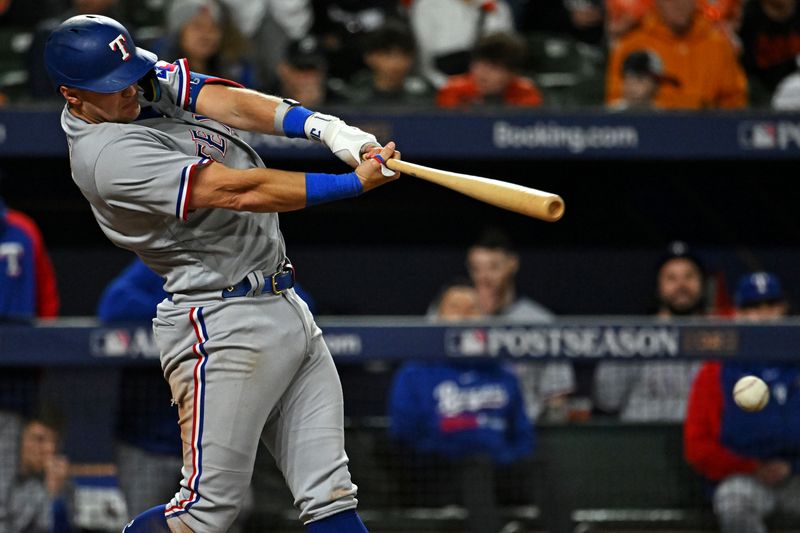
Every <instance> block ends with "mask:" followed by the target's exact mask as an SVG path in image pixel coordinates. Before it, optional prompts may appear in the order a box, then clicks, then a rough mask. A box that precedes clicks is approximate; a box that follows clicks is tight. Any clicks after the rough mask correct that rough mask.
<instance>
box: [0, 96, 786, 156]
mask: <svg viewBox="0 0 800 533" xmlns="http://www.w3.org/2000/svg"><path fill="white" fill-rule="evenodd" d="M332 111H336V110H332ZM338 111H341V112H340V113H335V114H339V115H341V116H342V118H344V119H346V120H347V122H348V123H350V124H353V125H355V126H359V127H361V128H362V129H364V130H366V131H370V132H372V133H374V134H375V135H376V136H377V137H378V139H379V140H382V141H386V140H396V141H397V142H398V146H399V147H400V149H401V150H402V151H403V154H404V156H406V158H408V159H410V160H413V159H414V158H438V159H441V158H472V159H475V158H486V159H492V158H508V157H513V158H519V159H528V158H529V159H535V158H539V157H569V158H581V157H587V158H592V159H596V158H614V159H625V158H636V159H670V158H680V159H708V158H716V159H738V158H764V159H769V158H787V157H798V156H800V116H798V115H792V114H788V113H769V112H734V111H727V112H710V111H709V112H685V111H682V112H667V111H662V112H651V113H641V112H637V113H626V112H605V111H602V110H592V111H582V112H579V113H559V112H553V111H541V110H538V109H526V110H519V109H515V110H508V109H491V110H482V111H474V112H471V113H464V112H462V111H458V112H455V111H444V110H439V109H435V108H433V109H428V110H418V111H415V112H403V113H401V112H399V111H398V112H392V111H388V112H387V111H386V110H380V111H376V112H374V113H373V112H371V111H359V112H358V113H353V112H352V110H349V109H341V110H338ZM59 114H60V109H58V110H27V109H26V110H21V109H20V110H13V109H7V110H2V111H0V157H2V156H13V157H25V156H40V155H47V156H53V157H61V156H64V157H65V156H66V155H67V145H66V141H65V137H64V134H63V132H62V131H61V127H60V122H59ZM242 136H243V137H244V138H245V140H246V141H247V142H248V143H249V144H250V145H251V146H253V147H254V148H255V150H256V151H258V152H259V153H260V154H261V155H262V156H265V157H278V158H290V159H291V158H303V159H305V160H309V159H327V158H329V157H330V153H329V152H328V150H327V149H325V148H324V147H322V146H320V145H319V144H317V143H313V142H311V141H307V140H304V139H286V138H284V137H276V136H267V135H260V134H246V133H242Z"/></svg>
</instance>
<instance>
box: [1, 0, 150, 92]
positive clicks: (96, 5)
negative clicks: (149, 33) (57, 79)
mask: <svg viewBox="0 0 800 533" xmlns="http://www.w3.org/2000/svg"><path fill="white" fill-rule="evenodd" d="M49 1H51V2H52V0H49ZM14 3H15V4H29V3H30V4H36V6H37V8H38V7H39V2H21V1H20V0H16V1H15V2H14ZM69 4H70V8H69V9H67V10H66V11H63V12H62V13H60V14H59V15H58V16H55V17H53V16H50V17H46V18H40V19H39V20H40V22H39V24H37V25H36V30H35V32H34V36H33V42H32V43H31V47H30V49H29V50H28V91H29V93H30V96H31V97H33V98H36V99H37V100H40V99H51V98H54V99H58V100H61V95H60V94H58V91H54V90H53V84H52V82H51V81H50V77H49V76H48V75H47V69H46V68H45V66H44V45H45V43H46V42H47V37H48V36H49V35H50V32H52V31H53V30H54V29H55V28H56V26H58V25H59V24H61V22H62V21H64V20H66V19H68V18H70V17H73V16H75V15H87V14H95V15H105V16H107V17H111V18H114V19H116V20H119V21H125V18H124V16H123V15H122V9H121V7H120V3H119V2H118V0H71V1H70V2H69ZM61 5H63V4H61ZM128 27H129V28H131V27H130V26H128ZM131 31H134V28H131ZM134 34H135V32H134Z"/></svg>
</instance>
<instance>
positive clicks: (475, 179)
mask: <svg viewBox="0 0 800 533" xmlns="http://www.w3.org/2000/svg"><path fill="white" fill-rule="evenodd" d="M386 166H387V167H389V168H390V169H391V170H394V171H395V172H402V173H403V174H407V175H409V176H414V177H415V178H421V179H424V180H426V181H430V182H432V183H435V184H437V185H441V186H443V187H447V188H448V189H452V190H454V191H456V192H460V193H461V194H465V195H467V196H470V197H472V198H475V199H476V200H480V201H481V202H486V203H487V204H491V205H494V206H496V207H500V208H503V209H508V210H509V211H514V212H515V213H520V214H522V215H527V216H529V217H534V218H538V219H541V220H546V221H547V222H555V221H556V220H558V219H560V218H561V217H562V215H563V214H564V200H562V199H561V197H560V196H558V195H557V194H552V193H549V192H544V191H539V190H536V189H531V188H529V187H523V186H522V185H516V184H514V183H507V182H505V181H500V180H494V179H489V178H482V177H480V176H470V175H468V174H458V173H456V172H448V171H446V170H439V169H436V168H430V167H425V166H422V165H417V164H414V163H409V162H407V161H402V160H400V159H389V160H388V161H386Z"/></svg>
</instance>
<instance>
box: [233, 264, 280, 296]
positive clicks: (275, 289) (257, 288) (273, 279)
mask: <svg viewBox="0 0 800 533" xmlns="http://www.w3.org/2000/svg"><path fill="white" fill-rule="evenodd" d="M292 287H294V267H293V266H292V264H291V263H290V262H289V261H285V262H284V263H283V265H282V266H281V269H280V270H278V271H277V272H275V273H273V274H270V275H269V276H264V275H263V274H261V273H260V272H251V273H250V274H248V275H247V277H246V278H244V279H243V280H242V281H240V282H239V283H237V284H236V285H231V286H230V287H228V288H226V289H223V290H222V297H223V298H236V297H238V296H258V295H260V294H264V293H272V294H283V293H284V292H285V291H287V290H288V289H291V288H292Z"/></svg>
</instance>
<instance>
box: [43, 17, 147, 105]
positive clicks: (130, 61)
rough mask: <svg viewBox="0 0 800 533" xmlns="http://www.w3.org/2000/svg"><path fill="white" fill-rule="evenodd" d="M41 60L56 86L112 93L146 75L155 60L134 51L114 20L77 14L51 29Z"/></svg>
mask: <svg viewBox="0 0 800 533" xmlns="http://www.w3.org/2000/svg"><path fill="white" fill-rule="evenodd" d="M44 60H45V64H46V66H47V72H48V73H49V74H50V78H51V79H52V80H53V83H54V84H55V85H56V87H60V86H62V85H64V86H66V87H75V88H78V89H86V90H89V91H93V92H97V93H115V92H118V91H121V90H123V89H125V88H126V87H128V86H130V85H133V84H134V83H136V82H137V81H138V80H139V79H140V78H142V77H143V76H144V75H145V74H147V73H148V71H150V70H151V69H152V68H153V65H155V63H156V60H157V57H156V56H155V54H153V53H152V52H148V51H147V50H144V49H142V48H137V47H136V45H135V44H134V43H133V38H131V34H130V33H128V30H126V29H125V27H124V26H123V25H122V24H120V23H119V22H117V21H116V20H114V19H112V18H109V17H103V16H100V15H79V16H77V17H72V18H70V19H67V20H65V21H64V22H62V23H61V25H60V26H58V28H56V29H55V30H53V32H52V33H51V34H50V36H49V37H48V38H47V44H46V45H45V49H44Z"/></svg>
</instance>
